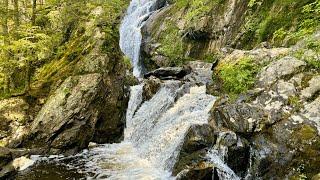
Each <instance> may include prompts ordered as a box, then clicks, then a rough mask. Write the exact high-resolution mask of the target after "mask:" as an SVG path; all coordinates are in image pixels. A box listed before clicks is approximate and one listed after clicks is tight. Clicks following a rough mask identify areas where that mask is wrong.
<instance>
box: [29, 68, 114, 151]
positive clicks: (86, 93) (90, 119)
mask: <svg viewBox="0 0 320 180" xmlns="http://www.w3.org/2000/svg"><path fill="white" fill-rule="evenodd" d="M106 90H107V89H106V88H105V84H104V82H103V78H102V76H101V75H100V74H88V75H83V76H72V77H69V78H68V79H66V80H65V81H64V83H63V84H62V85H61V86H60V87H59V88H58V89H57V90H56V91H55V92H54V94H53V95H52V96H51V97H50V98H49V99H48V100H47V102H46V103H45V105H44V106H43V107H42V109H41V111H40V112H39V113H38V115H37V117H36V119H35V120H34V121H33V123H32V126H31V132H30V134H29V135H28V137H27V138H26V139H25V140H24V141H23V145H24V146H27V147H34V148H37V147H47V148H48V149H49V151H50V153H74V152H77V151H78V150H80V149H82V148H85V147H87V145H88V144H89V142H90V141H91V140H92V139H93V138H94V133H95V128H96V125H97V122H98V121H99V120H101V119H103V120H104V121H108V117H107V116H104V115H105V114H104V113H103V112H104V109H105V108H108V107H106V106H105V105H106V102H105V100H106V96H108V93H107V91H106Z"/></svg>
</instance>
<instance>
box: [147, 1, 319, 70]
mask: <svg viewBox="0 0 320 180" xmlns="http://www.w3.org/2000/svg"><path fill="white" fill-rule="evenodd" d="M317 4H318V2H316V1H312V0H310V1H302V0H301V1H267V0H259V1H255V0H251V1H247V0H219V1H218V0H216V1H208V0H174V1H170V4H169V5H168V6H166V7H165V8H163V9H161V10H159V11H158V12H157V13H155V14H154V15H153V16H151V18H150V19H149V20H148V21H147V23H146V25H145V26H144V29H143V31H144V42H143V48H142V49H143V50H142V58H143V59H144V63H145V64H146V67H147V68H149V69H153V68H157V67H161V66H170V65H179V64H182V63H183V62H184V61H190V60H204V61H209V62H214V61H216V59H218V58H219V55H220V54H221V53H222V52H225V51H227V48H236V49H252V48H254V47H257V46H265V47H270V46H290V45H292V44H295V43H296V42H297V40H299V39H301V38H304V37H305V35H308V34H312V32H314V31H315V30H316V29H317V26H318V20H319V15H318V14H317V13H316V14H313V11H315V9H316V5H317ZM309 8H311V9H313V10H310V11H309V10H307V9H309ZM311 11H312V12H311ZM314 15H315V16H314ZM307 22H310V23H312V25H311V24H309V25H307V26H306V23H307ZM262 42H264V43H262ZM221 49H223V51H222V52H221V51H220V50H221Z"/></svg>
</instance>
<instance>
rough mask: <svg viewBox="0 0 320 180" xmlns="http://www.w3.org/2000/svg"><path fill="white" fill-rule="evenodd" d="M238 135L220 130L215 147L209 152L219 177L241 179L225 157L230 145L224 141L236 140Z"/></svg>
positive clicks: (227, 179)
mask: <svg viewBox="0 0 320 180" xmlns="http://www.w3.org/2000/svg"><path fill="white" fill-rule="evenodd" d="M236 139H237V136H236V134H235V133H231V132H220V133H219V136H218V139H217V142H216V144H215V145H214V147H213V148H212V149H211V150H210V151H209V152H208V154H207V157H208V159H209V161H210V162H211V163H212V164H213V165H214V167H215V168H216V169H217V173H218V176H219V179H223V180H240V177H238V176H237V175H236V174H235V173H234V172H233V170H232V169H230V167H229V166H228V165H227V164H226V163H225V157H227V155H228V147H227V145H226V142H224V141H228V140H229V141H230V140H231V141H232V140H236Z"/></svg>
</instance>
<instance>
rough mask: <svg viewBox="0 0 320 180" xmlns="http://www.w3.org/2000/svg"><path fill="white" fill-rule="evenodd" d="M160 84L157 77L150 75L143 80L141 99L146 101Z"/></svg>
mask: <svg viewBox="0 0 320 180" xmlns="http://www.w3.org/2000/svg"><path fill="white" fill-rule="evenodd" d="M160 86H161V81H160V80H159V79H157V78H154V77H153V76H151V77H150V78H149V79H147V80H146V81H145V84H144V86H143V95H142V96H143V100H144V101H147V100H149V99H151V98H152V96H153V95H154V94H156V93H157V91H158V90H159V88H160Z"/></svg>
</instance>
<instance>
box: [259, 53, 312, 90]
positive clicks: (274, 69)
mask: <svg viewBox="0 0 320 180" xmlns="http://www.w3.org/2000/svg"><path fill="white" fill-rule="evenodd" d="M306 65H307V64H306V62H304V61H301V60H298V59H296V58H294V57H290V56H287V57H284V58H282V59H280V60H278V61H274V62H272V63H271V64H270V65H268V66H267V67H265V68H264V69H263V70H262V71H261V73H260V74H259V82H260V84H261V85H262V86H266V85H270V84H272V83H274V82H275V81H277V80H279V79H281V78H285V77H286V76H287V77H288V76H290V75H293V74H294V73H297V72H299V71H302V70H303V68H304V67H305V66H306Z"/></svg>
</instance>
